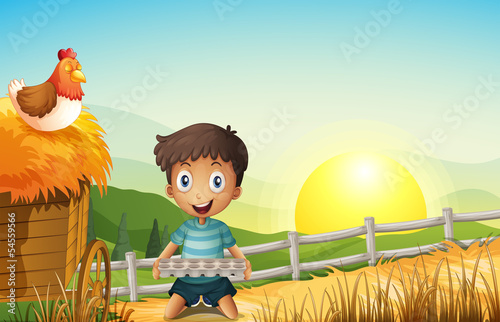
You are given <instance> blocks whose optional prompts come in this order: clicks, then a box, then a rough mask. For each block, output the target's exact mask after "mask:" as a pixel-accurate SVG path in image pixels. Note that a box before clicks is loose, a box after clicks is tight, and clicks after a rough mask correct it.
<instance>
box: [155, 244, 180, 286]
mask: <svg viewBox="0 0 500 322" xmlns="http://www.w3.org/2000/svg"><path fill="white" fill-rule="evenodd" d="M178 247H179V245H177V244H174V243H172V242H170V243H168V245H167V247H165V249H164V250H163V252H161V254H160V256H158V259H157V260H155V262H154V264H153V278H154V279H155V280H157V279H159V278H160V270H159V269H158V266H159V265H160V259H162V258H170V257H172V255H173V254H174V253H175V250H176V249H177V248H178Z"/></svg>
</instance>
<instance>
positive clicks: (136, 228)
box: [91, 187, 500, 296]
mask: <svg viewBox="0 0 500 322" xmlns="http://www.w3.org/2000/svg"><path fill="white" fill-rule="evenodd" d="M91 197H92V200H93V205H94V222H95V231H96V235H97V237H98V238H99V239H102V240H104V241H105V243H106V244H107V246H108V248H109V251H110V253H111V252H112V251H113V248H114V242H115V241H116V239H117V233H118V225H119V223H120V220H121V215H122V213H123V212H126V213H127V224H128V226H127V228H128V233H129V237H130V243H131V246H132V248H133V249H134V251H135V252H136V253H137V258H144V255H145V252H146V246H147V243H148V240H149V235H150V233H151V227H152V223H153V220H154V219H155V218H156V219H157V220H158V224H159V227H160V234H161V233H162V230H163V227H164V226H165V225H167V224H168V225H169V231H170V232H173V231H174V230H175V229H176V228H177V227H178V226H180V225H181V224H182V223H183V222H184V221H185V220H187V219H190V218H191V217H190V216H188V215H186V214H185V213H184V212H182V211H181V210H180V209H179V208H178V207H177V206H176V205H174V204H172V203H171V202H170V201H169V200H167V199H166V198H164V197H162V196H159V195H156V194H151V193H143V192H138V191H135V190H122V189H118V188H115V187H108V193H107V195H106V196H105V197H104V198H101V197H100V195H99V192H98V191H97V189H92V191H91ZM231 232H232V234H233V236H234V237H235V239H236V241H237V244H238V246H240V247H243V246H250V245H255V244H261V243H267V242H272V241H278V240H284V239H287V238H288V232H286V231H283V232H279V233H275V234H259V233H256V232H252V231H247V230H243V229H238V228H231ZM454 232H455V237H456V238H457V239H459V240H460V239H474V238H482V237H488V236H496V235H499V234H500V229H496V228H491V227H489V226H487V225H484V224H481V223H476V222H470V223H455V225H454ZM299 235H301V234H299ZM443 239H444V229H443V227H442V226H438V227H432V228H428V229H423V230H419V231H415V232H412V233H410V234H390V235H387V234H384V235H381V236H376V249H377V250H378V251H380V250H390V249H397V248H407V247H416V246H418V245H421V246H422V245H427V244H433V243H437V242H440V241H442V240H443ZM365 252H366V242H365V239H364V238H361V237H354V238H349V239H345V240H340V241H334V242H329V243H322V244H314V245H303V246H300V249H299V253H300V255H299V257H300V262H313V261H318V260H324V259H328V258H339V257H344V256H349V255H353V254H360V253H365ZM248 259H249V260H250V261H251V263H252V268H253V270H254V271H258V270H262V269H268V268H273V267H279V266H285V265H289V264H290V255H289V251H288V250H281V251H274V252H270V253H265V254H258V255H251V256H248ZM364 266H367V263H362V264H355V265H350V266H346V267H344V269H345V270H346V271H352V270H355V269H358V268H361V267H364ZM327 274H328V271H327V270H319V271H313V272H310V274H309V273H305V272H304V273H302V274H301V278H303V279H309V278H312V277H311V275H313V276H325V275H327ZM283 280H291V275H289V276H284V277H281V278H275V279H270V280H263V281H256V282H248V283H241V284H240V285H239V286H240V287H252V286H256V285H262V284H266V283H269V282H275V281H283ZM171 281H173V279H172V280H170V279H161V280H159V281H156V280H154V279H153V277H152V276H151V270H150V269H141V270H139V271H138V283H139V285H152V284H162V283H169V282H171ZM127 284H128V282H127V277H126V272H125V271H114V272H113V274H112V287H118V286H126V285H127ZM159 296H164V295H159Z"/></svg>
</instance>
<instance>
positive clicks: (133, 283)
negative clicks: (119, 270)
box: [125, 252, 138, 302]
mask: <svg viewBox="0 0 500 322" xmlns="http://www.w3.org/2000/svg"><path fill="white" fill-rule="evenodd" d="M125 259H126V260H127V264H128V268H127V277H128V287H129V288H130V302H137V301H138V296H137V265H136V263H135V259H136V255H135V253H134V252H127V253H125Z"/></svg>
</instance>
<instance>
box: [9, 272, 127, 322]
mask: <svg viewBox="0 0 500 322" xmlns="http://www.w3.org/2000/svg"><path fill="white" fill-rule="evenodd" d="M56 276H57V280H58V282H59V287H60V290H61V293H62V296H63V299H62V300H61V296H60V295H59V296H58V297H57V299H56V300H55V301H52V303H51V301H49V295H50V284H49V285H48V287H47V294H46V298H45V301H42V299H41V297H40V295H39V294H38V291H37V289H36V287H35V286H34V285H33V288H34V290H35V293H36V296H37V298H38V305H39V308H38V309H37V308H36V307H35V306H34V305H33V304H31V305H30V307H31V309H32V310H33V312H34V314H35V316H36V319H37V320H36V322H89V321H113V322H133V321H134V320H131V319H130V317H131V314H132V313H133V312H134V310H133V309H129V310H127V311H125V310H126V306H127V303H125V305H124V306H123V307H122V309H121V313H120V314H119V316H118V317H117V318H114V319H112V320H108V316H106V317H104V316H102V313H101V311H102V309H100V308H99V307H98V306H97V303H100V302H101V298H99V297H98V296H94V297H92V298H91V299H90V300H89V301H85V303H83V305H81V306H80V310H77V309H76V308H75V303H76V301H75V285H76V284H75V277H76V274H75V276H74V277H73V288H72V289H71V299H70V300H68V297H67V295H66V290H65V288H64V286H63V284H62V282H61V280H60V279H59V276H58V275H57V273H56ZM88 292H89V287H88V286H87V288H86V290H85V298H87V296H86V295H87V294H88ZM43 302H45V303H43ZM49 303H51V304H49ZM28 311H29V308H28ZM114 312H118V310H117V307H116V298H115V310H114ZM28 314H29V312H26V321H27V320H28ZM16 321H17V320H16Z"/></svg>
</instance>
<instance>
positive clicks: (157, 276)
mask: <svg viewBox="0 0 500 322" xmlns="http://www.w3.org/2000/svg"><path fill="white" fill-rule="evenodd" d="M160 259H161V258H159V257H158V259H157V260H155V262H154V264H153V278H154V279H155V280H159V279H160V270H159V269H158V266H159V265H160Z"/></svg>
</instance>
